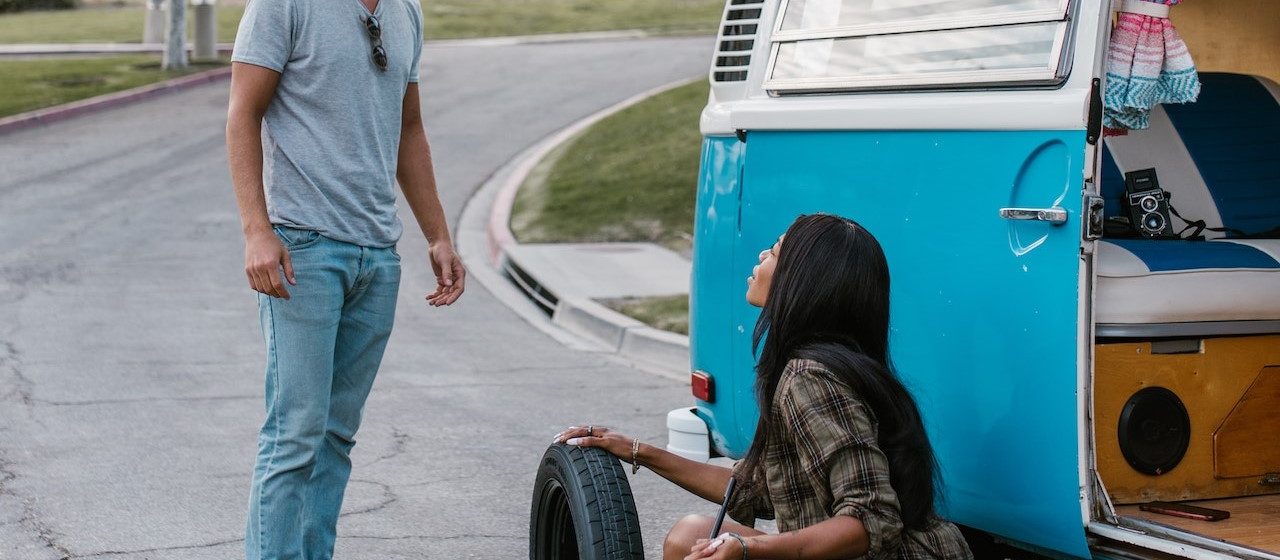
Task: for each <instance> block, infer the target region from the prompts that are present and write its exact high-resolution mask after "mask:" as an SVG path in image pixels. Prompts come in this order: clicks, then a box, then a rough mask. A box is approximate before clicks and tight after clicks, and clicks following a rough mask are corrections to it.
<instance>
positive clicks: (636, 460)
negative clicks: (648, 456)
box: [631, 438, 640, 474]
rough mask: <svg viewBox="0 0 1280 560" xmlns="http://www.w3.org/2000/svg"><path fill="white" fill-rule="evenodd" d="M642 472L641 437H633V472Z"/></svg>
mask: <svg viewBox="0 0 1280 560" xmlns="http://www.w3.org/2000/svg"><path fill="white" fill-rule="evenodd" d="M638 472H640V439H639V438H631V474H636V473H638Z"/></svg>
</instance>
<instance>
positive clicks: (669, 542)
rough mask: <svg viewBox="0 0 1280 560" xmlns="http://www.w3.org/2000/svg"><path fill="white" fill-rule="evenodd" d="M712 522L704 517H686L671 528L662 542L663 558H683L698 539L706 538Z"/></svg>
mask: <svg viewBox="0 0 1280 560" xmlns="http://www.w3.org/2000/svg"><path fill="white" fill-rule="evenodd" d="M713 522H714V521H713V520H712V519H711V518H710V517H707V516H705V515H686V516H684V517H683V518H681V519H680V520H679V521H677V522H676V524H675V525H672V526H671V530H670V531H667V538H666V540H664V541H663V542H662V555H663V557H664V558H684V557H685V555H687V554H689V549H691V548H693V544H694V543H696V542H698V539H705V538H707V532H708V531H710V530H711V524H712V523H713Z"/></svg>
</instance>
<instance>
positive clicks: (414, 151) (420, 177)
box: [396, 83, 467, 306]
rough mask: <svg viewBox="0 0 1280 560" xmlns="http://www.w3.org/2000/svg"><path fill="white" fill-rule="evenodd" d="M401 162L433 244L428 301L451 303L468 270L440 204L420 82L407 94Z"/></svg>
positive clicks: (400, 174)
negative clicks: (432, 281)
mask: <svg viewBox="0 0 1280 560" xmlns="http://www.w3.org/2000/svg"><path fill="white" fill-rule="evenodd" d="M397 162H398V163H397V165H396V179H397V180H398V181H399V182H400V190H402V191H404V198H405V200H407V201H408V202H409V208H410V209H411V210H413V217H414V218H415V219H416V220H417V221H418V227H420V228H421V229H422V234H423V235H425V236H427V241H428V243H430V250H429V253H430V258H431V268H432V270H434V272H435V275H436V290H435V291H434V292H432V293H431V294H428V295H427V302H428V303H430V304H431V305H434V306H441V305H449V304H451V303H453V302H455V301H457V300H458V297H460V296H461V295H462V291H463V289H464V285H465V282H466V275H467V272H466V270H465V269H463V267H462V260H461V259H459V258H458V255H457V253H456V252H455V251H454V249H453V240H452V239H451V238H450V237H449V224H448V223H446V222H445V216H444V207H443V206H442V205H441V204H440V193H439V191H438V190H437V188H436V175H435V168H434V167H433V166H432V163H431V146H430V144H429V143H428V142H427V132H426V129H425V128H424V127H423V124H422V105H421V103H420V101H419V98H418V84H416V83H410V84H409V87H408V89H406V90H405V94H404V106H403V108H402V113H401V122H400V152H399V154H398V156H397Z"/></svg>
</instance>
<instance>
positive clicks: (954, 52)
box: [764, 0, 1070, 93]
mask: <svg viewBox="0 0 1280 560" xmlns="http://www.w3.org/2000/svg"><path fill="white" fill-rule="evenodd" d="M1069 4H1070V0H945V1H943V0H785V1H784V3H783V5H782V7H781V10H782V11H781V16H780V17H779V18H778V19H777V23H776V25H775V28H774V32H773V36H772V42H773V45H772V46H773V50H772V54H771V57H770V60H769V73H768V75H767V77H766V80H765V84H764V86H765V89H767V90H770V91H772V92H777V93H789V92H805V91H849V90H859V89H873V88H887V87H893V88H899V87H944V86H965V85H989V84H1052V83H1056V82H1059V81H1061V79H1062V78H1063V77H1064V76H1065V74H1066V65H1065V64H1063V63H1062V62H1063V61H1062V59H1063V53H1064V52H1065V50H1066V49H1065V45H1066V41H1067V32H1068V26H1069V23H1070V22H1069V17H1068V16H1069V10H1068V8H1069V7H1070V5H1069Z"/></svg>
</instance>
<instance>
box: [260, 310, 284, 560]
mask: <svg viewBox="0 0 1280 560" xmlns="http://www.w3.org/2000/svg"><path fill="white" fill-rule="evenodd" d="M258 297H265V298H266V300H267V319H268V321H270V323H271V344H270V348H268V351H269V352H270V356H268V360H269V363H270V365H271V376H272V378H273V379H272V381H273V382H274V383H275V388H276V390H275V395H274V396H273V398H272V403H271V415H272V416H273V417H274V418H273V419H274V420H275V427H276V433H275V437H273V438H272V439H271V453H270V454H269V455H268V456H267V468H266V469H264V472H263V479H265V478H266V477H267V475H269V474H270V473H271V467H272V466H273V465H274V464H275V461H276V452H277V451H279V449H280V425H281V424H282V423H283V422H284V411H283V410H281V409H280V362H279V359H278V357H277V355H276V346H277V344H278V343H279V337H278V336H277V335H276V307H275V305H274V304H273V302H272V301H271V296H266V295H259V296H258ZM263 479H259V480H258V557H259V558H262V556H263V554H264V553H265V552H266V550H265V549H264V547H265V546H266V541H267V539H266V524H264V523H263V519H262V516H263V510H264V509H265V508H264V507H263V506H264V505H265V500H266V498H265V496H264V493H263V490H264V487H265V486H266V481H265V480H263Z"/></svg>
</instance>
